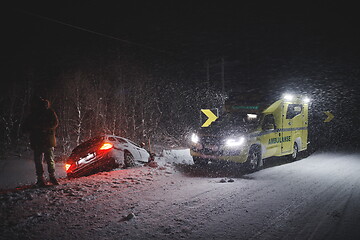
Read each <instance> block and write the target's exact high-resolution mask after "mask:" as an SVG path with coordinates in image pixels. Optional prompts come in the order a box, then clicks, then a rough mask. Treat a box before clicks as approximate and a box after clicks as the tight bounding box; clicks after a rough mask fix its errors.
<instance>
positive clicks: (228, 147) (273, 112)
mask: <svg viewBox="0 0 360 240" xmlns="http://www.w3.org/2000/svg"><path fill="white" fill-rule="evenodd" d="M309 101H310V100H309V98H308V97H306V96H302V95H295V94H284V95H283V96H281V97H280V98H279V99H278V100H276V101H273V100H272V101H271V102H270V103H269V100H268V99H266V98H260V97H259V96H256V95H254V94H250V95H249V94H233V95H232V96H230V97H229V99H228V100H227V101H226V102H225V106H224V113H223V114H222V115H221V116H220V117H219V118H218V119H217V120H216V121H214V122H213V123H212V124H211V125H210V126H209V127H204V128H200V129H199V130H198V131H197V132H196V133H193V134H192V136H191V147H190V153H191V155H192V157H193V160H194V163H195V164H204V163H209V161H215V160H216V161H233V162H238V163H242V164H243V165H245V166H246V168H247V169H248V170H250V171H256V170H258V169H260V168H261V167H262V166H263V163H264V159H266V158H269V157H273V156H288V157H289V159H291V160H296V159H297V158H298V154H299V152H301V151H305V150H307V147H308V110H309Z"/></svg>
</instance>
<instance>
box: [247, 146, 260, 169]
mask: <svg viewBox="0 0 360 240" xmlns="http://www.w3.org/2000/svg"><path fill="white" fill-rule="evenodd" d="M260 162H261V152H260V149H259V147H251V149H250V151H249V155H248V158H247V160H246V168H247V170H249V171H250V172H255V171H257V170H259V167H260Z"/></svg>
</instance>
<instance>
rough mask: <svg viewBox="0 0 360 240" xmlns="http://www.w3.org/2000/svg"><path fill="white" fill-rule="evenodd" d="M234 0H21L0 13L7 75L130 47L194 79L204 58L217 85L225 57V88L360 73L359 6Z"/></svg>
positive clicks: (71, 64)
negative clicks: (190, 73) (180, 66)
mask: <svg viewBox="0 0 360 240" xmlns="http://www.w3.org/2000/svg"><path fill="white" fill-rule="evenodd" d="M195 2H196V3H195ZM234 3H235V2H234V1H216V2H215V1H128V2H126V3H125V2H124V1H56V2H53V1H51V2H50V1H36V3H34V2H33V1H31V2H30V1H23V3H21V2H20V3H18V4H17V5H12V6H7V7H4V8H3V11H2V12H3V14H2V20H1V23H2V41H3V44H2V47H4V49H3V51H2V52H3V54H2V62H3V63H5V64H3V66H2V67H3V68H4V71H3V72H7V73H8V78H10V79H12V80H15V81H21V79H24V78H26V76H27V75H28V74H29V73H30V72H36V73H39V72H43V73H46V74H45V75H46V78H50V81H51V78H54V79H55V78H56V76H57V75H58V74H59V73H61V72H63V71H67V70H68V69H72V68H76V67H77V66H80V65H81V63H82V62H86V61H92V62H93V63H95V64H96V63H97V62H99V61H102V62H104V61H105V62H106V61H111V56H112V53H113V52H114V51H115V50H116V51H117V52H119V51H120V52H121V51H122V50H124V54H125V55H126V54H129V55H135V56H136V58H138V59H144V58H145V59H148V60H149V61H161V60H159V59H172V60H173V61H174V62H178V63H182V64H185V67H186V66H188V69H189V71H194V78H199V77H200V76H201V77H203V76H204V75H205V74H204V71H205V70H204V63H205V62H207V61H208V62H209V63H210V67H211V68H210V70H211V72H212V75H211V80H212V81H213V83H214V84H216V82H217V81H218V79H219V74H220V70H219V69H220V64H221V58H223V59H224V61H225V80H226V85H227V89H232V88H236V86H239V85H241V86H243V85H246V86H248V84H249V83H251V84H254V83H258V84H259V83H260V84H265V83H267V86H268V85H271V84H273V83H274V82H276V83H279V82H280V83H287V82H297V81H299V80H300V81H305V82H313V81H314V80H316V81H325V79H326V81H330V80H331V81H340V80H341V81H345V82H353V80H347V79H346V76H344V75H346V73H348V72H349V71H354V73H352V74H356V71H357V70H356V68H357V66H358V65H359V56H360V55H359V54H360V49H359V44H358V42H359V40H360V39H359V38H360V34H359V28H358V25H359V24H358V23H357V15H358V14H357V13H356V8H354V7H353V6H349V5H345V4H342V5H339V4H335V3H327V2H326V1H323V2H321V3H317V4H314V3H312V4H306V3H304V2H301V3H297V4H296V3H295V4H294V3H281V4H280V3H278V4H275V3H273V2H271V3H266V4H264V3H261V4H260V3H243V2H240V3H239V4H236V5H235V4H234ZM107 58H108V60H106V59H107ZM104 59H105V60H104ZM14 72H16V74H14ZM195 72H196V73H195ZM201 74H203V75H201ZM334 75H337V77H334ZM339 76H340V77H339Z"/></svg>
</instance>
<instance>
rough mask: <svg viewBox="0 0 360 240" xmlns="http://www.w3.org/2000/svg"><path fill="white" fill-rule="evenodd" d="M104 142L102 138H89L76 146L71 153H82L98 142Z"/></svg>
mask: <svg viewBox="0 0 360 240" xmlns="http://www.w3.org/2000/svg"><path fill="white" fill-rule="evenodd" d="M102 141H104V136H99V137H94V138H91V139H89V140H87V141H86V142H83V143H81V144H80V145H79V146H77V147H76V148H75V149H74V150H73V153H77V152H81V151H84V150H86V149H88V148H90V147H92V146H94V145H96V144H98V143H100V142H102Z"/></svg>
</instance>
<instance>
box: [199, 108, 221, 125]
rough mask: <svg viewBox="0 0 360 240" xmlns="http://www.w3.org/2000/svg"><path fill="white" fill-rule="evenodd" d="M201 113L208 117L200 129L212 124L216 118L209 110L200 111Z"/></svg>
mask: <svg viewBox="0 0 360 240" xmlns="http://www.w3.org/2000/svg"><path fill="white" fill-rule="evenodd" d="M201 112H202V113H203V114H205V116H207V117H208V119H207V120H206V121H205V122H204V124H203V125H202V126H201V127H208V126H210V124H211V123H212V122H214V121H215V120H216V119H218V117H217V116H216V115H215V114H214V113H213V112H212V111H211V110H210V109H201Z"/></svg>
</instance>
